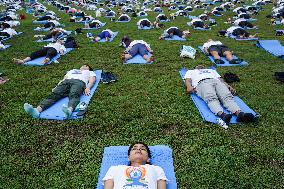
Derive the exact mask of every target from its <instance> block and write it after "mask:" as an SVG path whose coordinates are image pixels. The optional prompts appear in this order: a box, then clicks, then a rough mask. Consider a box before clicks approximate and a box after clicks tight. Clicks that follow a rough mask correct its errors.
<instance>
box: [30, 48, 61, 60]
mask: <svg viewBox="0 0 284 189" xmlns="http://www.w3.org/2000/svg"><path fill="white" fill-rule="evenodd" d="M56 55H57V50H56V49H55V48H53V47H43V48H41V49H40V50H38V51H35V52H33V53H32V54H31V55H30V58H31V59H32V60H34V59H36V58H39V57H44V56H46V58H49V59H51V58H53V57H55V56H56Z"/></svg>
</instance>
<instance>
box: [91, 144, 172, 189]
mask: <svg viewBox="0 0 284 189" xmlns="http://www.w3.org/2000/svg"><path fill="white" fill-rule="evenodd" d="M128 148H129V146H110V147H105V149H104V154H103V159H102V164H101V168H100V174H99V179H98V184H97V188H96V189H103V188H104V187H103V181H102V180H103V178H104V176H105V174H106V173H107V171H108V169H109V168H110V167H111V166H116V165H128V156H127V151H128ZM149 148H150V151H151V155H152V158H151V164H153V165H156V166H160V167H162V168H163V170H164V172H165V174H166V177H167V179H168V180H169V181H168V182H167V189H177V183H176V177H175V172H174V160H173V155H172V149H171V148H170V147H168V146H165V145H156V146H149Z"/></svg>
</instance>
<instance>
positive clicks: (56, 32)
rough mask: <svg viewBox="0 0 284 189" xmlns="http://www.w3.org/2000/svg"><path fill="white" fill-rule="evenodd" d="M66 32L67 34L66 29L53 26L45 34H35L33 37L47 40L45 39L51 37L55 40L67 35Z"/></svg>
mask: <svg viewBox="0 0 284 189" xmlns="http://www.w3.org/2000/svg"><path fill="white" fill-rule="evenodd" d="M67 34H68V31H66V30H64V29H62V28H54V29H53V30H51V31H50V32H49V33H48V34H46V35H35V37H40V39H41V40H47V39H50V38H52V39H53V41H56V40H57V39H58V38H60V37H61V36H63V35H67Z"/></svg>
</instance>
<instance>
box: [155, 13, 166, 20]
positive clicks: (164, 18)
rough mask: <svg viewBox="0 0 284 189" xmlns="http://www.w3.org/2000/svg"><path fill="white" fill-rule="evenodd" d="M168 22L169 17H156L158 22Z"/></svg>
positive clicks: (161, 15)
mask: <svg viewBox="0 0 284 189" xmlns="http://www.w3.org/2000/svg"><path fill="white" fill-rule="evenodd" d="M167 20H168V17H167V16H166V15H165V14H159V15H158V16H157V17H156V21H157V22H160V21H167Z"/></svg>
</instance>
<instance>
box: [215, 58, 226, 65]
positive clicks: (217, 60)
mask: <svg viewBox="0 0 284 189" xmlns="http://www.w3.org/2000/svg"><path fill="white" fill-rule="evenodd" d="M214 62H215V63H216V64H225V62H224V61H223V60H221V59H215V60H214Z"/></svg>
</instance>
